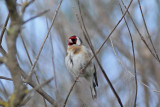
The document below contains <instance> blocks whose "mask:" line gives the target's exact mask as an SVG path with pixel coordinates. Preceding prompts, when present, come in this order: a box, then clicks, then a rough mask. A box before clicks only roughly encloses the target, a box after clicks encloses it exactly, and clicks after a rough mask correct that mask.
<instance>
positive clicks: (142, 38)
mask: <svg viewBox="0 0 160 107" xmlns="http://www.w3.org/2000/svg"><path fill="white" fill-rule="evenodd" d="M121 2H122V4H123V6H124V7H125V9H126V6H125V4H124V2H123V0H121ZM126 10H127V9H126ZM127 12H128V15H129V17H130V18H131V20H132V22H133V25H134V27H135V28H136V30H137V32H138V34H139V36H140V38H141V40H142V41H143V42H144V44H145V46H146V47H147V48H148V50H149V52H150V53H151V54H152V56H153V57H154V58H155V59H156V60H157V61H158V62H159V63H160V60H159V59H157V57H156V56H155V54H154V53H153V52H152V50H151V49H150V47H149V46H148V44H147V42H146V41H145V39H144V37H143V35H142V34H141V33H140V31H139V30H138V27H137V26H136V24H135V22H134V20H133V18H132V15H131V14H130V12H129V11H128V10H127Z"/></svg>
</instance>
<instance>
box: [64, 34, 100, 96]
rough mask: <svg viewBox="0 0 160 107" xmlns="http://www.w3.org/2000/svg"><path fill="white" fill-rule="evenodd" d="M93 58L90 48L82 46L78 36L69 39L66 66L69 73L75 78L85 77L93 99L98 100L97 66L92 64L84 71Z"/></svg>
mask: <svg viewBox="0 0 160 107" xmlns="http://www.w3.org/2000/svg"><path fill="white" fill-rule="evenodd" d="M91 57H92V52H91V50H90V49H89V48H87V47H86V46H84V45H82V41H81V39H80V38H79V37H77V36H75V35H74V36H71V37H69V38H68V49H67V54H66V57H65V64H66V67H67V69H68V71H69V72H70V73H71V74H73V75H74V76H78V74H79V73H80V77H84V78H85V79H86V80H87V81H89V84H90V89H91V94H92V98H93V99H94V98H96V96H97V93H96V86H98V81H97V75H96V68H95V65H94V64H93V63H92V62H90V63H89V65H88V66H87V67H86V68H85V69H84V70H83V71H82V72H80V71H81V69H82V68H84V67H85V66H86V64H87V63H88V62H89V60H90V59H91Z"/></svg>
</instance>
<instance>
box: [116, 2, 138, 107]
mask: <svg viewBox="0 0 160 107" xmlns="http://www.w3.org/2000/svg"><path fill="white" fill-rule="evenodd" d="M119 6H120V8H121V12H122V14H123V10H122V7H121V5H120V4H119ZM124 21H125V23H126V26H127V29H128V32H129V36H130V39H131V44H132V52H133V62H134V73H135V84H136V93H135V100H134V107H136V101H137V92H138V84H137V72H136V59H135V52H134V43H133V38H132V34H131V31H130V29H129V26H128V23H127V21H126V18H125V17H124Z"/></svg>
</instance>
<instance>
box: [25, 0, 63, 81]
mask: <svg viewBox="0 0 160 107" xmlns="http://www.w3.org/2000/svg"><path fill="white" fill-rule="evenodd" d="M62 1H63V0H60V3H59V5H58V7H57V9H56V11H55V14H54V16H53V19H52V23H51V26H50V27H49V30H48V32H47V34H46V36H45V39H44V41H43V43H42V45H41V48H40V50H39V52H38V54H37V56H36V58H35V61H34V63H33V66H32V68H31V71H30V72H29V76H28V78H27V80H26V81H28V80H29V79H30V78H31V76H32V74H33V69H34V67H35V65H36V63H37V61H38V59H39V56H40V54H41V51H42V49H43V46H44V44H45V42H46V40H47V38H48V35H49V33H50V31H51V28H52V26H53V24H54V21H55V19H56V16H57V14H58V11H59V8H60V6H61V4H62Z"/></svg>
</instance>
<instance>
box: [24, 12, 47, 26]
mask: <svg viewBox="0 0 160 107" xmlns="http://www.w3.org/2000/svg"><path fill="white" fill-rule="evenodd" d="M49 11H50V10H45V11H43V12H41V13H38V14H37V15H35V16H33V17H31V18H29V19H27V20H26V21H24V22H23V24H25V23H27V22H29V21H31V20H33V19H35V18H37V17H39V16H42V15H44V14H46V13H47V12H49Z"/></svg>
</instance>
